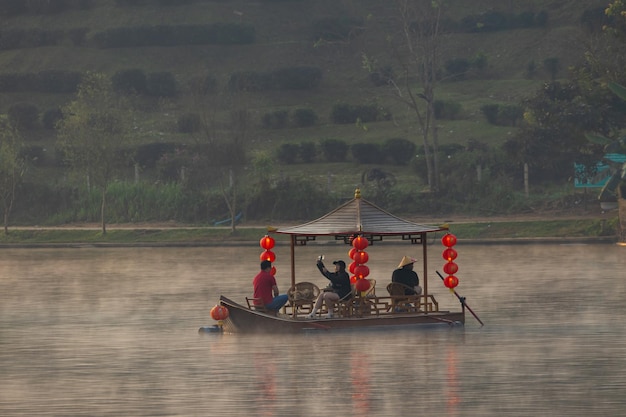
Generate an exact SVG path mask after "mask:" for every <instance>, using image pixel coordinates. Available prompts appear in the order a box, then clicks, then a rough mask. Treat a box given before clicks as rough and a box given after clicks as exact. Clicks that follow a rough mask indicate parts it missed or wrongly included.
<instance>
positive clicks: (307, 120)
mask: <svg viewBox="0 0 626 417" xmlns="http://www.w3.org/2000/svg"><path fill="white" fill-rule="evenodd" d="M292 120H293V124H294V126H296V127H310V126H314V125H315V124H316V123H317V120H318V117H317V114H316V113H315V111H314V110H313V109H306V108H300V109H295V110H294V111H293V115H292Z"/></svg>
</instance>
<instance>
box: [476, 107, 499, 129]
mask: <svg viewBox="0 0 626 417" xmlns="http://www.w3.org/2000/svg"><path fill="white" fill-rule="evenodd" d="M499 109H500V105H499V104H485V105H483V106H481V107H480V111H481V112H482V113H483V115H484V116H485V118H486V119H487V122H489V123H490V124H492V125H497V124H498V110H499Z"/></svg>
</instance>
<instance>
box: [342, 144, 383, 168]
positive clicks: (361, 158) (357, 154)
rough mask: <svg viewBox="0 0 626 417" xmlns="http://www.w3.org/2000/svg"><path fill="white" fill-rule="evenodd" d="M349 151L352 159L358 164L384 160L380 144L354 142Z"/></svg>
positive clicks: (378, 162)
mask: <svg viewBox="0 0 626 417" xmlns="http://www.w3.org/2000/svg"><path fill="white" fill-rule="evenodd" d="M350 151H351V153H352V157H353V158H354V160H355V161H357V162H358V163H360V164H380V163H383V162H384V160H385V155H384V153H383V152H382V149H381V146H380V145H379V144H377V143H354V144H352V146H350Z"/></svg>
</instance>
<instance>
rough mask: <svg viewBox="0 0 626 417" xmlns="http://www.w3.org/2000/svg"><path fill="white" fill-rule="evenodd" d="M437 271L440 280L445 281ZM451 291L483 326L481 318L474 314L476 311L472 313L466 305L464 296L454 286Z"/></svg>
mask: <svg viewBox="0 0 626 417" xmlns="http://www.w3.org/2000/svg"><path fill="white" fill-rule="evenodd" d="M435 272H436V273H437V275H439V278H441V280H442V281H445V279H444V278H443V275H441V274H440V273H439V271H435ZM452 292H453V293H454V295H456V298H458V299H459V301H460V302H461V305H462V306H463V307H465V308H467V309H468V310H469V312H470V313H472V316H474V318H475V319H476V320H478V322H479V323H480V325H481V326H484V325H485V323H483V321H482V320H481V319H479V318H478V316H477V315H476V313H474V311H473V310H472V309H471V308H470V306H468V305H467V303H466V302H465V297H461V296H460V295H459V294H458V293H457V292H456V291H455V289H454V288H452Z"/></svg>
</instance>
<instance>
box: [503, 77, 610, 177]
mask: <svg viewBox="0 0 626 417" xmlns="http://www.w3.org/2000/svg"><path fill="white" fill-rule="evenodd" d="M523 104H524V106H525V113H524V123H523V124H522V126H521V128H520V130H519V132H518V133H517V134H515V135H514V136H513V137H512V138H511V139H509V140H507V141H506V142H505V144H504V150H505V152H506V153H507V154H508V155H509V156H510V158H511V161H512V162H513V163H514V164H517V168H518V169H519V171H520V172H521V167H522V166H523V165H524V164H528V166H529V167H530V168H531V169H532V173H533V174H532V175H531V178H534V179H535V180H537V181H541V180H544V181H566V180H567V179H568V178H570V177H571V176H572V171H573V167H574V164H575V163H582V164H586V165H588V164H592V163H593V164H595V163H596V162H597V161H598V159H599V158H600V157H601V152H602V150H601V148H600V147H598V146H594V145H593V144H590V143H589V141H588V140H587V139H586V138H585V133H586V132H589V131H596V132H604V133H608V132H611V131H612V130H614V129H616V128H618V127H619V126H620V125H621V123H622V117H621V115H620V112H619V111H617V109H619V107H620V106H619V103H616V100H611V99H610V94H609V92H608V91H607V90H606V88H602V86H601V84H600V83H598V82H597V81H596V80H595V79H594V78H593V77H592V75H591V74H590V73H588V71H586V69H582V70H580V71H579V72H578V73H577V74H576V77H575V79H573V80H569V81H563V82H549V83H546V84H544V86H543V88H541V89H540V90H538V91H537V92H536V93H535V94H534V95H533V96H532V97H530V98H528V99H526V100H525V101H524V102H523Z"/></svg>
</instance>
